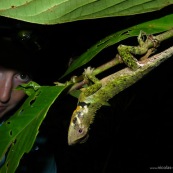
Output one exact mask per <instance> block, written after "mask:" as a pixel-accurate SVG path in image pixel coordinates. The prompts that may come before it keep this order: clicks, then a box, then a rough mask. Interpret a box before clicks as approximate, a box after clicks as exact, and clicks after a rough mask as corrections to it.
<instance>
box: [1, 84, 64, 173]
mask: <svg viewBox="0 0 173 173" xmlns="http://www.w3.org/2000/svg"><path fill="white" fill-rule="evenodd" d="M65 88H66V87H64V86H40V88H39V89H38V90H37V91H36V92H34V93H33V94H31V95H30V96H29V97H28V98H27V99H26V101H25V102H24V104H23V105H22V106H21V108H20V109H19V110H18V111H17V112H16V113H15V114H14V115H13V116H11V117H10V118H9V119H8V120H7V121H5V122H4V123H3V124H2V126H1V128H0V134H1V138H0V143H1V145H0V160H1V158H2V157H3V156H4V155H5V153H7V150H8V153H7V158H6V162H5V164H4V165H3V167H2V168H1V169H0V172H9V173H13V172H15V170H16V168H17V167H18V165H19V161H20V159H21V158H22V156H23V154H24V153H28V152H29V151H30V150H31V148H32V146H33V144H34V142H35V139H36V136H37V134H38V132H39V127H40V125H41V123H42V121H43V120H44V118H45V116H46V114H47V112H48V110H49V108H50V106H51V105H52V104H53V102H54V101H55V100H56V98H57V97H58V96H59V95H60V93H61V92H62V91H63V90H64V89H65Z"/></svg>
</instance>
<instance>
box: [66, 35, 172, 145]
mask: <svg viewBox="0 0 173 173" xmlns="http://www.w3.org/2000/svg"><path fill="white" fill-rule="evenodd" d="M138 42H139V46H125V45H120V46H119V47H118V52H119V55H120V56H121V58H122V59H123V61H124V62H125V63H126V64H127V66H128V67H127V68H124V69H122V70H120V71H118V72H115V73H114V74H111V75H109V76H107V77H105V78H103V79H102V80H99V79H97V78H96V77H95V76H94V75H93V70H94V69H93V68H91V67H88V68H87V69H85V71H84V73H83V74H84V76H85V78H87V79H89V80H90V81H92V82H93V83H94V84H93V85H91V86H88V87H87V88H83V89H82V92H81V94H80V96H79V98H78V103H77V108H76V110H75V111H74V112H73V114H72V117H71V121H70V125H69V129H68V144H69V145H74V144H76V143H83V142H85V141H86V140H87V138H88V136H89V128H90V125H91V124H92V123H93V120H94V117H95V114H96V112H97V110H98V109H100V108H101V106H103V105H107V104H108V103H107V102H108V101H109V99H111V98H112V97H114V96H115V95H116V94H118V93H119V92H121V91H123V90H124V89H126V88H127V87H129V86H131V85H133V84H134V83H136V82H137V81H138V80H140V79H141V78H142V77H144V76H145V75H146V74H148V73H149V72H150V71H151V70H152V69H154V68H156V67H157V66H158V65H160V64H161V63H162V62H163V61H165V60H166V59H168V58H169V57H171V56H172V55H173V53H172V52H173V47H171V51H170V52H169V51H168V52H169V53H167V55H166V56H165V53H163V54H158V55H155V56H153V57H151V58H148V56H149V55H150V54H151V52H152V51H150V50H153V48H155V47H156V46H157V44H155V43H157V40H156V39H155V38H154V37H151V36H148V38H147V40H146V41H145V42H143V41H142V34H140V35H139V37H138ZM148 42H151V43H152V44H150V43H149V44H148ZM151 45H152V46H151ZM149 51H150V53H149V54H148V53H147V52H149ZM132 54H139V55H142V54H145V55H146V56H145V58H144V57H143V58H142V60H139V61H138V60H137V59H135V58H134V57H133V55H132ZM129 67H130V68H129Z"/></svg>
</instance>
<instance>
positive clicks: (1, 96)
mask: <svg viewBox="0 0 173 173" xmlns="http://www.w3.org/2000/svg"><path fill="white" fill-rule="evenodd" d="M12 89H13V83H12V80H11V79H5V80H0V102H1V103H7V102H8V101H9V100H10V97H11V92H12Z"/></svg>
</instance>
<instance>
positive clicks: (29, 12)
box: [0, 0, 173, 25]
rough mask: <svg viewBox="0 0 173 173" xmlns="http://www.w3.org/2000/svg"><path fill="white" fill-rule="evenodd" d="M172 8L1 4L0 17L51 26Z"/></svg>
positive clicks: (43, 1)
mask: <svg viewBox="0 0 173 173" xmlns="http://www.w3.org/2000/svg"><path fill="white" fill-rule="evenodd" d="M171 4H173V0H166V1H165V0H141V1H137V0H128V1H127V0H126V1H125V0H17V1H15V0H13V1H12V0H11V1H9V0H8V1H7V0H1V1H0V15H1V16H5V17H9V18H14V19H18V20H22V21H27V22H31V23H37V24H49V25H51V24H58V23H67V22H72V21H77V20H86V19H95V18H105V17H115V16H126V15H134V14H141V13H147V12H152V11H157V10H160V9H161V8H164V7H166V6H169V5H171Z"/></svg>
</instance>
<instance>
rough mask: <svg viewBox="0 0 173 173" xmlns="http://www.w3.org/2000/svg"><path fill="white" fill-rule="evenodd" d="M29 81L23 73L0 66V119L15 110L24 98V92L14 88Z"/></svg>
mask: <svg viewBox="0 0 173 173" xmlns="http://www.w3.org/2000/svg"><path fill="white" fill-rule="evenodd" d="M30 80H31V79H30V78H29V76H28V75H26V74H25V73H21V72H19V71H17V70H13V69H8V68H4V67H2V66H0V118H2V117H3V116H4V115H5V114H6V113H7V112H9V111H10V110H12V109H13V108H15V106H16V105H17V104H18V103H19V102H20V101H21V100H22V99H23V98H24V97H25V93H24V91H22V90H15V88H16V87H17V86H18V85H20V84H24V83H28V82H29V81H30Z"/></svg>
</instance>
